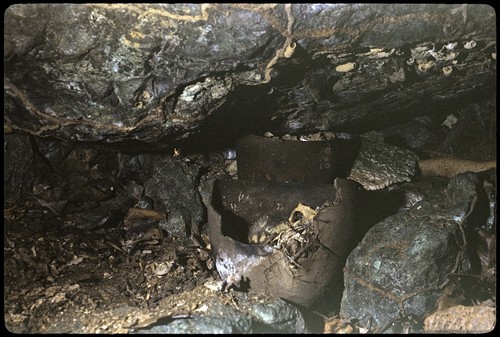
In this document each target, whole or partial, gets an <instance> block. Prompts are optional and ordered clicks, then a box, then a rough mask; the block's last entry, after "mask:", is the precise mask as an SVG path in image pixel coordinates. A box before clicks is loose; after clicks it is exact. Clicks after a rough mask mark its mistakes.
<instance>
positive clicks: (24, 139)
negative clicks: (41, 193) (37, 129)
mask: <svg viewBox="0 0 500 337" xmlns="http://www.w3.org/2000/svg"><path fill="white" fill-rule="evenodd" d="M3 158H4V166H3V167H4V176H3V187H4V190H3V197H4V207H8V205H11V204H14V203H15V202H17V201H18V200H19V199H21V198H22V197H25V196H26V194H28V193H32V192H33V191H32V188H33V183H34V182H35V169H34V166H35V156H34V153H33V150H32V148H31V143H30V140H29V137H28V136H26V135H19V134H11V135H4V139H3Z"/></svg>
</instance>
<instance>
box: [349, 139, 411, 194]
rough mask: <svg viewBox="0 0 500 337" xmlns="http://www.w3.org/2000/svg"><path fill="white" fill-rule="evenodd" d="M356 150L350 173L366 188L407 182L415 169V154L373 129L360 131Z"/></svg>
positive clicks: (371, 188)
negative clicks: (371, 130) (358, 144)
mask: <svg viewBox="0 0 500 337" xmlns="http://www.w3.org/2000/svg"><path fill="white" fill-rule="evenodd" d="M361 138H362V142H361V148H360V150H359V154H358V156H357V157H356V159H355V161H354V165H353V167H352V169H351V172H350V174H349V177H348V178H349V179H352V180H354V181H357V182H358V183H360V184H361V185H363V187H364V188H365V189H367V190H379V189H382V188H385V187H388V186H391V185H393V184H396V183H402V182H409V181H411V178H412V177H413V176H414V175H415V173H416V172H417V162H418V156H417V155H416V154H415V153H413V152H411V151H410V150H406V149H403V148H399V147H396V146H393V145H388V144H385V143H384V140H383V137H382V136H381V135H379V134H377V133H375V132H370V133H367V134H365V135H363V137H361Z"/></svg>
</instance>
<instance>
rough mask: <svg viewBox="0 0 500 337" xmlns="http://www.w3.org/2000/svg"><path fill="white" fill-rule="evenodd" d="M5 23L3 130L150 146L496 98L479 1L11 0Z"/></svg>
mask: <svg viewBox="0 0 500 337" xmlns="http://www.w3.org/2000/svg"><path fill="white" fill-rule="evenodd" d="M4 18H5V34H4V36H5V44H4V46H5V53H4V57H5V69H6V71H5V77H4V93H5V115H4V116H5V117H4V120H5V125H6V130H7V131H10V130H22V131H24V132H27V133H31V134H35V135H39V136H49V135H54V136H57V137H60V138H63V139H67V140H75V141H103V142H107V143H116V142H121V141H124V140H132V141H138V142H139V143H146V144H147V145H146V146H145V148H148V149H149V148H151V147H162V146H164V145H165V142H167V143H168V142H169V141H172V140H175V139H180V138H182V137H188V136H190V135H192V134H193V133H195V132H197V131H202V134H203V135H204V136H207V135H208V136H212V137H216V136H218V135H219V136H220V134H219V131H220V130H227V129H228V128H230V126H231V127H233V128H235V130H236V131H235V130H231V131H230V132H229V134H231V135H232V136H237V134H236V135H234V133H241V132H242V131H241V130H240V128H241V129H245V130H244V131H247V132H248V131H249V129H252V128H254V129H260V131H265V130H262V129H263V128H265V127H269V129H270V131H272V132H281V133H282V134H284V133H287V132H292V133H296V132H299V131H304V130H305V131H312V130H328V129H341V128H352V127H354V126H356V127H362V126H365V127H366V126H370V127H372V126H373V125H379V124H384V123H388V122H389V123H391V122H393V120H394V119H399V120H404V119H408V118H412V117H415V116H418V115H421V114H422V113H429V114H437V115H439V114H444V113H446V112H445V111H446V110H448V109H450V108H460V106H461V105H463V103H464V102H470V101H481V100H483V99H484V98H485V97H486V98H487V97H493V95H494V92H495V74H496V61H495V57H496V49H495V48H496V46H495V41H496V30H495V26H496V25H495V11H494V9H493V8H492V7H490V6H487V5H474V4H453V5H448V4H377V5H372V4H292V5H280V4H158V5H157V4H17V5H13V6H10V7H9V8H8V9H7V11H6V13H5V17H4ZM235 27H236V28H237V29H235ZM224 120H225V121H226V122H225V123H226V124H224V125H222V126H219V128H218V129H217V130H214V129H212V127H213V126H214V125H215V124H218V123H219V122H221V121H224ZM249 122H251V123H249ZM235 123H236V124H235ZM230 129H231V128H230ZM203 132H205V133H203Z"/></svg>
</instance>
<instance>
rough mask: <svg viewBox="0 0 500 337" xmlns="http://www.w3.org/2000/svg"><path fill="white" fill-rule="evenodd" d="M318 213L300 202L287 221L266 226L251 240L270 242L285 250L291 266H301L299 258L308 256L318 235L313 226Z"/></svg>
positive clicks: (250, 240) (253, 241) (252, 236)
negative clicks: (308, 251)
mask: <svg viewBox="0 0 500 337" xmlns="http://www.w3.org/2000/svg"><path fill="white" fill-rule="evenodd" d="M316 214H317V211H316V210H314V209H313V208H311V207H309V206H306V205H303V204H301V203H299V204H298V205H297V207H296V208H295V209H294V210H293V211H292V212H291V214H290V217H289V218H288V219H287V220H286V221H284V222H281V223H279V224H278V225H276V226H273V227H264V229H263V230H261V231H259V232H256V233H253V234H252V235H251V236H250V238H249V242H250V243H260V244H263V243H266V244H270V245H272V246H273V247H274V248H276V249H278V250H282V251H283V253H284V255H285V256H286V257H287V258H288V259H289V261H290V264H289V267H290V268H297V267H300V265H299V264H298V262H297V260H298V258H299V257H303V256H306V257H307V255H305V254H306V253H307V249H306V248H307V247H309V246H311V244H312V242H313V240H314V239H315V238H316V237H317V231H316V230H315V229H314V227H313V220H314V217H315V216H316ZM254 227H257V228H258V227H259V226H254Z"/></svg>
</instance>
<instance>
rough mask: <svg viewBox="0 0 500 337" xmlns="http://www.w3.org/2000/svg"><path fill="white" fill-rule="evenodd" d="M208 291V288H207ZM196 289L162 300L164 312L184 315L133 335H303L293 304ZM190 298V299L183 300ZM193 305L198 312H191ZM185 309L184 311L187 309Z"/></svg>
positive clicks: (259, 296)
mask: <svg viewBox="0 0 500 337" xmlns="http://www.w3.org/2000/svg"><path fill="white" fill-rule="evenodd" d="M207 288H208V287H207ZM207 288H205V286H198V287H196V288H194V289H193V290H191V291H188V292H185V293H183V294H180V295H174V296H173V297H172V298H167V299H164V300H162V305H163V307H164V309H165V310H169V311H170V310H172V311H177V312H179V310H180V312H183V313H184V314H179V315H172V316H167V317H165V319H162V320H160V321H157V322H156V323H153V324H150V325H148V326H145V327H141V328H138V329H134V330H135V331H132V332H133V333H176V334H177V333H202V334H233V333H306V332H307V329H306V326H305V322H304V318H303V316H302V314H301V312H300V311H299V310H298V309H297V308H296V307H295V306H293V305H292V304H290V303H287V302H285V301H284V300H282V299H280V298H278V297H275V296H273V295H270V294H265V293H253V294H249V293H244V292H236V291H229V292H226V293H223V292H221V290H220V289H218V290H215V289H213V290H209V289H207ZM185 299H189V300H187V301H186V300H185ZM179 303H180V304H179ZM193 303H197V309H195V310H194V311H193V310H190V309H187V308H186V307H191V306H192V304H193ZM186 309H187V310H186Z"/></svg>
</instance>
